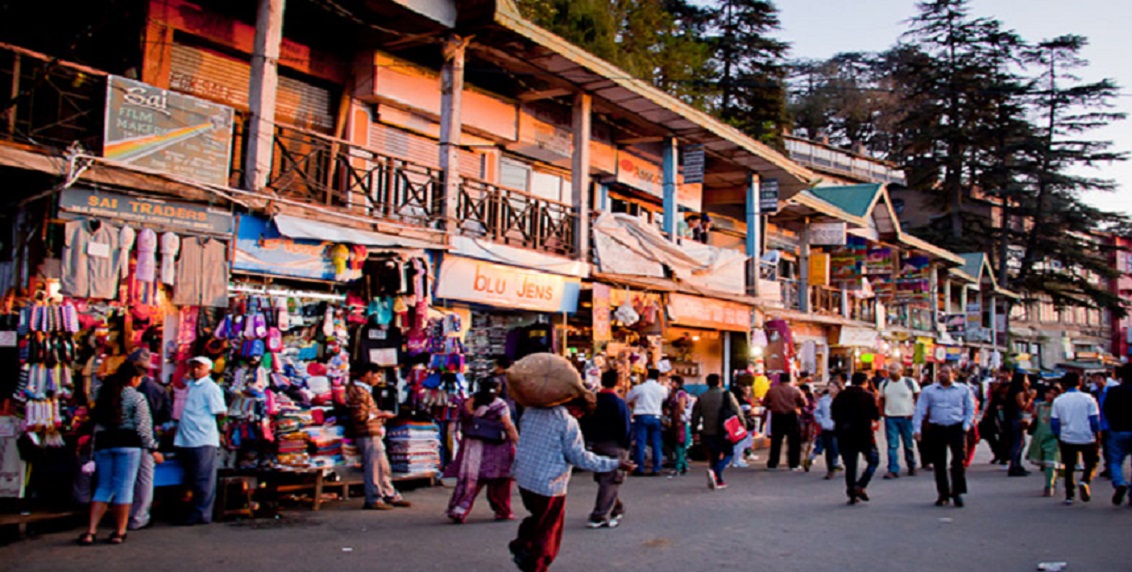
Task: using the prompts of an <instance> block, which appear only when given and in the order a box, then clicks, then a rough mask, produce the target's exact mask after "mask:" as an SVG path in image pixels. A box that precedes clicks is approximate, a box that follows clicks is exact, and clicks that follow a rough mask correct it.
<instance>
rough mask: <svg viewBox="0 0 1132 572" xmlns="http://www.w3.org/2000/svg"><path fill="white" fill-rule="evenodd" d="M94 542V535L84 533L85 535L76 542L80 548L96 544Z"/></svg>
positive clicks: (81, 535)
mask: <svg viewBox="0 0 1132 572" xmlns="http://www.w3.org/2000/svg"><path fill="white" fill-rule="evenodd" d="M94 540H95V536H94V534H91V533H89V532H84V533H82V534H80V535H79V537H78V538H76V539H75V542H77V543H79V546H90V545H91V544H94Z"/></svg>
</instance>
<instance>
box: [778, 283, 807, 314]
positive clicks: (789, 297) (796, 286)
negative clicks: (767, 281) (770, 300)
mask: <svg viewBox="0 0 1132 572" xmlns="http://www.w3.org/2000/svg"><path fill="white" fill-rule="evenodd" d="M778 286H779V287H780V288H782V307H784V308H786V309H787V310H800V309H801V308H802V285H801V283H800V282H799V281H797V280H793V279H789V278H779V279H778Z"/></svg>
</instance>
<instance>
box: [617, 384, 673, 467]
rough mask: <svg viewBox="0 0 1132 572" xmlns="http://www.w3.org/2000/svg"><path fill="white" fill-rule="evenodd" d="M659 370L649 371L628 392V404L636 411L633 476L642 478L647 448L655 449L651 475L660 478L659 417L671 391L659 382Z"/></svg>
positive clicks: (634, 416)
mask: <svg viewBox="0 0 1132 572" xmlns="http://www.w3.org/2000/svg"><path fill="white" fill-rule="evenodd" d="M659 378H660V371H659V370H656V369H650V370H649V372H648V379H646V380H645V382H644V383H642V384H640V385H638V386H636V387H634V388H633V389H630V390H629V394H628V395H626V396H625V402H626V403H627V404H628V405H629V408H630V409H631V410H632V411H633V462H634V463H635V464H636V465H637V470H636V471H634V472H633V474H634V475H643V474H645V473H644V470H645V447H647V446H649V445H651V446H652V472H651V473H649V474H650V475H652V476H658V475H660V468H661V462H662V461H663V458H664V449H663V447H662V446H661V440H660V437H661V424H660V414H661V410H662V408H663V407H664V400H665V399H668V388H667V387H666V386H664V385H661V384H660V382H659V381H658V379H659Z"/></svg>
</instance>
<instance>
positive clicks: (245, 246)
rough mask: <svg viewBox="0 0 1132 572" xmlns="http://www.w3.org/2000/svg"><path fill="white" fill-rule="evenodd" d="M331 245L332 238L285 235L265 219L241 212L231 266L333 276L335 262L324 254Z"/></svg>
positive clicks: (299, 275) (319, 277) (302, 275)
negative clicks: (318, 238)
mask: <svg viewBox="0 0 1132 572" xmlns="http://www.w3.org/2000/svg"><path fill="white" fill-rule="evenodd" d="M332 246H334V243H332V242H325V241H318V240H295V239H290V238H287V237H285V236H283V235H282V234H279V230H278V229H277V228H275V225H274V224H272V223H271V222H270V221H268V220H267V219H262V218H259V217H256V216H249V215H241V216H240V218H239V227H238V228H237V230H236V255H235V259H234V261H233V262H232V269H233V270H243V271H245V272H254V273H257V274H271V275H275V276H294V277H297V278H314V279H316V280H334V264H333V262H331V260H330V257H329V256H328V255H327V254H328V253H329V252H330V248H331V247H332Z"/></svg>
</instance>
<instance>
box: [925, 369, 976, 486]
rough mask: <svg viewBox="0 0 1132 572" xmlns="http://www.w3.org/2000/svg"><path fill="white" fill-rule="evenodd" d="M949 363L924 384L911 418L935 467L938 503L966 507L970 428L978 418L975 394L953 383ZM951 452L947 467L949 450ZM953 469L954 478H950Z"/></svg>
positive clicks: (967, 388)
mask: <svg viewBox="0 0 1132 572" xmlns="http://www.w3.org/2000/svg"><path fill="white" fill-rule="evenodd" d="M953 375H954V374H953V373H952V371H951V367H949V366H946V365H944V366H941V367H940V368H939V372H938V374H937V375H936V383H934V384H932V385H929V386H927V387H924V388H923V390H922V391H921V392H920V399H919V401H917V402H916V415H915V416H914V417H913V418H912V429H913V431H915V434H914V435H913V437H915V439H916V441H922V443H923V447H924V449H925V451H926V452H927V453H928V459H929V461H930V462H931V464H932V466H933V467H934V468H935V486H936V492H938V493H939V496H938V498H936V501H935V505H936V506H945V505H947V504H948V503H949V502H953V503H954V504H955V506H956V507H962V506H963V495H965V494H967V467H966V465H965V464H964V463H965V461H966V459H967V431H970V430H971V425H972V424H973V423H974V419H975V395H974V393H972V392H971V389H970V388H969V387H967V386H966V385H964V384H956V383H954V377H953ZM949 449H950V451H951V463H950V466H948V463H947V453H948V450H949ZM949 469H950V476H951V479H950V481H948V472H949Z"/></svg>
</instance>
